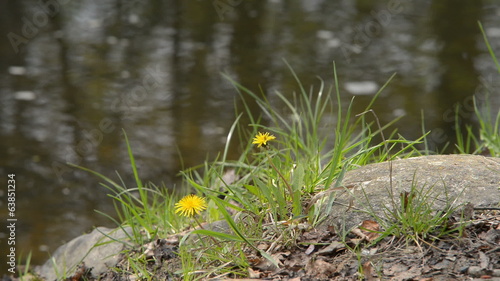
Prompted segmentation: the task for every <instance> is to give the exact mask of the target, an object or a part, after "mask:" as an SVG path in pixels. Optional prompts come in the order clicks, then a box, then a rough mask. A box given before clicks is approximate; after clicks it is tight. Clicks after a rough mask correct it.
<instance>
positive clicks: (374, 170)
mask: <svg viewBox="0 0 500 281" xmlns="http://www.w3.org/2000/svg"><path fill="white" fill-rule="evenodd" d="M389 171H390V168H389V163H388V162H384V163H377V164H371V165H366V166H363V167H360V168H359V169H356V170H352V171H349V172H347V173H346V174H345V177H344V179H343V181H342V184H341V185H342V186H343V187H345V188H337V189H340V190H338V191H335V192H331V193H330V194H332V195H333V196H335V203H334V205H333V208H332V209H331V210H330V211H329V213H330V215H329V218H328V219H327V220H326V221H325V222H324V223H323V224H322V225H323V226H328V225H334V226H337V227H339V226H342V225H344V226H345V229H350V228H351V227H354V226H356V225H358V224H359V223H361V222H362V221H363V220H365V219H372V220H373V218H372V217H370V216H369V215H368V214H367V213H366V212H372V211H373V212H374V213H376V214H377V215H378V216H381V217H385V216H384V209H385V208H384V206H385V207H387V208H389V209H391V208H392V199H391V196H390V193H391V191H390V190H391V188H390V180H389V175H390V172H389ZM412 185H415V186H416V187H417V188H418V189H420V190H423V191H428V190H430V191H431V194H432V195H431V196H432V197H430V198H438V199H437V200H433V205H434V208H436V209H438V210H441V209H443V208H444V207H445V206H446V204H447V203H450V204H453V205H454V206H458V205H459V204H462V203H467V202H470V203H472V204H473V206H474V207H485V206H494V207H498V203H499V202H500V158H492V157H484V156H477V155H435V156H422V157H415V158H409V159H402V160H395V161H392V187H393V188H392V194H393V195H394V196H393V197H394V200H395V202H396V205H398V204H399V196H400V193H401V192H403V191H410V189H411V187H412ZM327 194H328V193H327ZM455 199H456V200H455ZM430 201H432V200H430Z"/></svg>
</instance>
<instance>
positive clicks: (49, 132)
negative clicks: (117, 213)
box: [0, 0, 500, 263]
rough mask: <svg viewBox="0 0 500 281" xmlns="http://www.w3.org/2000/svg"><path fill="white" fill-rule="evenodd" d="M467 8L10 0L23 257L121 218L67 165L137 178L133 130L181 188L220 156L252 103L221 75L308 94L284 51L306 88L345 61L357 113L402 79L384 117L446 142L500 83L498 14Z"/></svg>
mask: <svg viewBox="0 0 500 281" xmlns="http://www.w3.org/2000/svg"><path fill="white" fill-rule="evenodd" d="M222 2H224V3H226V2H225V1H222ZM463 2H464V3H461V4H460V5H457V4H456V1H451V0H450V1H397V0H392V1H361V0H359V1H347V0H345V1H321V0H316V1H279V0H277V1H262V0H260V1H227V3H232V5H234V6H231V5H230V4H227V5H226V6H223V7H222V8H221V7H219V6H214V3H215V2H213V1H189V2H187V1H180V0H170V1H169V0H164V1H160V0H150V1H120V0H116V1H112V0H107V1H62V0H60V1H49V2H47V3H52V4H51V6H50V5H49V4H43V2H40V1H35V0H26V1H13V0H12V1H2V2H1V3H0V13H1V17H0V18H1V20H0V30H1V33H2V34H4V35H5V36H4V37H3V38H4V40H2V41H1V42H0V68H1V70H2V71H1V72H0V73H1V75H0V102H1V103H0V107H1V111H0V118H1V122H0V134H1V139H0V147H1V150H0V156H1V159H2V164H1V168H0V169H1V171H2V175H6V174H7V173H16V175H17V181H18V183H17V185H18V189H17V197H16V198H17V202H16V203H17V212H16V215H17V217H18V219H19V223H18V229H17V241H18V243H17V245H18V252H19V253H21V251H23V252H24V253H25V254H26V252H27V251H28V250H29V249H31V250H33V251H34V252H33V254H34V262H35V263H41V262H42V261H43V260H44V259H45V258H46V254H45V253H44V252H43V251H42V250H46V248H47V247H48V249H50V250H51V251H53V250H54V249H55V247H56V246H57V245H59V244H61V243H62V242H63V241H67V240H69V239H71V238H72V237H74V236H76V235H79V234H81V233H82V232H84V231H88V230H90V229H91V227H92V226H93V225H108V226H112V224H110V222H109V221H107V220H106V219H104V218H103V217H101V216H99V215H97V214H96V213H95V212H94V209H98V210H102V211H105V212H109V213H111V212H112V207H111V206H110V205H111V204H110V201H109V199H108V198H107V197H106V190H105V189H104V188H103V187H101V186H100V185H99V184H98V182H99V181H98V179H96V178H93V177H91V176H89V175H88V174H86V173H83V172H81V171H78V170H76V169H73V168H70V167H68V166H67V165H66V163H67V162H70V163H74V164H77V165H82V166H85V167H89V168H91V169H93V170H96V171H100V172H102V173H103V174H105V175H108V176H113V175H114V173H115V171H119V173H120V175H121V176H122V177H123V178H124V180H125V182H126V183H128V184H130V185H132V184H133V181H132V177H131V171H130V169H129V167H128V164H127V163H128V162H127V155H126V149H125V147H124V139H123V136H122V129H124V130H125V131H126V132H127V134H128V136H129V139H130V140H131V145H132V147H133V150H134V153H135V155H136V156H137V161H138V165H139V169H140V173H141V175H142V177H143V178H144V179H145V181H148V180H151V181H153V182H155V183H160V182H164V183H165V185H166V186H167V187H169V188H175V183H176V182H177V181H178V178H176V174H177V172H178V171H179V170H180V169H181V168H182V164H181V163H183V164H184V165H185V167H189V166H193V165H196V164H199V163H201V162H202V161H204V160H205V159H206V155H207V154H209V155H210V156H209V157H212V158H213V157H214V156H215V155H216V154H217V152H219V151H221V149H222V148H223V146H224V142H225V136H226V134H227V132H228V129H229V127H230V126H231V124H232V122H233V121H234V116H235V111H234V105H235V103H236V104H237V105H238V104H241V100H240V97H239V96H238V93H237V91H236V90H235V89H234V87H233V86H232V85H231V84H230V83H229V82H228V81H227V80H225V79H224V78H223V77H222V76H221V73H226V74H228V75H229V76H231V77H232V78H233V79H235V80H237V81H239V82H240V83H242V84H243V85H245V86H247V87H248V88H249V89H251V90H254V91H256V92H260V91H261V90H262V92H263V94H266V95H268V97H269V98H270V100H273V93H274V92H275V91H276V90H278V91H280V92H281V93H283V94H284V95H289V94H291V93H292V91H294V90H296V89H297V85H296V83H295V81H294V78H293V76H292V75H291V74H290V72H289V70H287V67H286V64H285V63H283V59H286V61H287V62H288V63H289V64H290V65H291V66H292V67H293V68H294V70H295V71H296V73H297V75H298V76H299V77H300V78H301V80H302V82H303V83H304V85H306V86H307V85H316V86H317V85H318V83H319V82H318V79H317V76H319V77H320V78H322V79H324V80H325V81H327V82H331V80H332V61H335V62H336V67H337V70H338V72H339V76H340V79H341V82H342V85H341V86H342V88H343V89H344V91H343V92H342V94H341V95H342V98H343V102H345V103H347V102H348V101H349V100H350V99H351V98H352V96H353V95H356V96H357V97H356V99H357V102H358V103H357V106H356V107H355V110H358V111H359V110H361V109H362V108H363V107H364V106H365V103H366V102H367V101H368V100H369V99H370V98H371V97H370V96H371V95H372V94H373V93H374V91H376V89H377V88H378V87H380V86H382V85H383V84H384V83H385V82H386V80H387V79H388V77H390V76H391V75H392V74H393V73H395V72H397V76H396V78H395V79H394V80H393V81H392V82H391V84H390V85H389V87H388V88H387V89H386V90H385V91H384V93H383V95H382V96H381V98H380V99H379V100H378V102H377V105H376V106H375V111H376V112H377V115H378V116H379V117H380V118H381V119H382V121H384V122H388V121H389V120H391V119H393V118H395V117H397V116H401V115H405V117H404V118H403V119H402V120H401V121H400V123H399V127H400V132H401V134H402V135H404V136H405V137H406V138H409V139H415V138H416V137H418V136H419V135H420V133H419V132H421V129H420V124H421V122H420V112H421V110H424V112H425V117H426V119H425V122H426V128H427V129H429V130H433V133H432V134H431V145H432V146H433V147H435V148H440V147H443V146H444V144H445V143H446V142H447V141H452V140H453V135H454V130H453V126H452V125H453V122H452V121H453V119H452V115H451V114H450V113H451V112H452V111H451V110H453V108H454V104H459V105H461V106H462V112H461V115H462V117H464V120H463V121H464V123H470V122H473V120H471V118H470V117H471V116H470V113H471V111H472V110H471V98H470V97H471V96H472V95H473V94H475V93H476V94H480V95H481V97H484V94H485V93H486V91H485V89H493V90H494V89H495V87H496V85H498V78H496V77H495V76H494V74H495V70H494V66H493V63H492V62H491V59H490V58H489V57H488V54H487V52H486V48H485V47H484V44H483V42H482V38H481V36H480V33H479V29H478V28H477V20H481V21H482V23H483V25H484V26H485V27H486V30H487V32H488V34H489V36H490V40H491V43H492V45H493V46H496V50H498V48H499V47H498V46H500V32H499V29H498V24H499V19H500V17H499V14H500V8H499V7H498V6H497V5H493V4H492V3H493V2H492V1H484V2H481V1H472V2H470V1H469V2H470V3H469V2H467V1H463ZM465 2H467V3H465ZM217 3H218V2H217ZM497 53H500V51H497ZM494 79H496V80H494ZM344 85H345V86H344ZM492 95H493V97H492V100H491V103H492V107H493V108H498V105H499V104H500V99H499V98H498V92H493V93H492ZM247 102H248V103H249V104H250V105H251V106H252V110H253V111H254V112H255V114H259V112H258V109H257V107H256V106H255V104H254V103H252V101H251V100H248V101H247ZM178 152H180V153H181V156H182V158H183V162H181V161H180V159H179V154H178ZM237 153H238V151H237V150H236V149H235V150H233V151H231V155H232V157H236V156H237ZM0 195H2V198H4V197H5V191H1V192H0ZM2 202H4V200H2ZM0 214H1V218H2V220H4V221H5V218H6V216H7V213H6V208H5V205H4V204H3V205H2V206H1V210H0ZM2 231H4V230H2ZM2 235H3V237H2V238H1V239H2V242H1V243H2V245H4V243H5V240H4V238H5V235H6V234H5V233H3V234H2ZM44 245H46V247H43V246H44ZM40 246H42V247H40ZM2 259H4V256H1V257H0V262H2V263H3V260H2Z"/></svg>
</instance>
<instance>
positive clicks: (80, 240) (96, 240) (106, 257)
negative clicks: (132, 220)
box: [35, 227, 132, 281]
mask: <svg viewBox="0 0 500 281" xmlns="http://www.w3.org/2000/svg"><path fill="white" fill-rule="evenodd" d="M126 232H128V233H129V234H130V235H131V233H132V230H131V229H130V228H125V229H119V228H118V229H110V228H106V227H97V228H96V229H94V230H93V231H92V232H91V233H89V234H84V235H82V236H79V237H76V238H75V239H73V240H71V241H70V242H68V243H66V244H64V245H62V246H61V247H59V248H58V249H57V250H56V251H55V252H54V254H53V255H52V257H51V258H50V259H49V260H48V261H47V262H45V264H44V265H42V266H38V267H36V268H35V273H37V274H39V275H40V276H41V277H43V278H44V279H45V280H50V281H52V280H62V279H63V278H67V277H70V276H72V275H73V274H74V273H75V271H76V269H77V267H78V265H79V264H81V263H82V262H84V263H85V266H86V267H87V268H92V275H94V276H99V274H101V273H103V272H105V271H106V270H107V269H108V267H112V266H115V265H116V263H117V262H118V259H119V254H120V252H121V251H122V250H123V249H124V244H123V243H121V242H117V241H125V242H126V241H128V239H127V233H126ZM103 233H104V234H106V235H104V234H103ZM107 236H109V237H107ZM102 243H104V244H102ZM96 244H100V245H99V246H96Z"/></svg>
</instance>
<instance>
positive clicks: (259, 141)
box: [252, 132, 276, 147]
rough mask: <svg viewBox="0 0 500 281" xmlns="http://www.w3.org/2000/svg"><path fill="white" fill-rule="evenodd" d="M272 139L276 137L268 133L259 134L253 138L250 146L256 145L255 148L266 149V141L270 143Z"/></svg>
mask: <svg viewBox="0 0 500 281" xmlns="http://www.w3.org/2000/svg"><path fill="white" fill-rule="evenodd" d="M274 139H276V137H275V136H273V135H270V134H269V133H268V132H265V133H261V132H259V133H258V134H257V135H256V136H255V138H254V139H253V142H252V144H256V145H257V147H261V146H263V147H266V146H267V142H268V141H272V140H274Z"/></svg>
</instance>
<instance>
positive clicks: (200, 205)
mask: <svg viewBox="0 0 500 281" xmlns="http://www.w3.org/2000/svg"><path fill="white" fill-rule="evenodd" d="M206 208H207V202H206V201H205V198H202V197H199V196H197V195H194V194H190V195H187V196H184V197H183V198H182V199H181V200H179V202H177V203H175V213H180V214H181V215H183V216H186V217H192V216H194V215H197V214H199V213H200V212H201V211H203V210H205V209H206Z"/></svg>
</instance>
